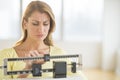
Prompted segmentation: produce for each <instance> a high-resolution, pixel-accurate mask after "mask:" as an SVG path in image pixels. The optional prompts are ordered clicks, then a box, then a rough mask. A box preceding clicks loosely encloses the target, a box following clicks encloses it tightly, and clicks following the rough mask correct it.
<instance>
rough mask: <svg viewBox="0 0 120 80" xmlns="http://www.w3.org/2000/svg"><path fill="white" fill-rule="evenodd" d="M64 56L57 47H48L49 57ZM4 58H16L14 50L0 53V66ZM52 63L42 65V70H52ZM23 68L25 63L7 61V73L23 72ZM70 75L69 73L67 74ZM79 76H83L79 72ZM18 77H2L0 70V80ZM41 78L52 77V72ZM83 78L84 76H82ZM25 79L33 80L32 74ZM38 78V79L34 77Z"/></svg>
mask: <svg viewBox="0 0 120 80" xmlns="http://www.w3.org/2000/svg"><path fill="white" fill-rule="evenodd" d="M62 54H64V51H63V50H62V49H60V48H58V47H55V46H50V55H62ZM5 58H18V55H17V54H16V51H15V50H14V48H8V49H4V50H2V51H0V66H3V60H4V59H5ZM57 60H58V61H66V59H55V61H57ZM53 61H54V59H52V60H50V61H48V62H46V63H45V64H43V65H42V69H51V68H53ZM24 67H25V63H24V62H23V61H8V63H7V69H8V70H7V71H19V70H23V69H24ZM69 74H70V75H71V73H69ZM80 75H83V74H82V73H81V72H80ZM17 76H18V75H6V76H5V75H4V72H3V69H0V80H1V79H4V80H7V79H12V78H17ZM42 77H43V78H44V77H53V72H48V73H42ZM83 77H84V75H83ZM27 78H33V76H32V74H29V76H27ZM34 78H38V77H34Z"/></svg>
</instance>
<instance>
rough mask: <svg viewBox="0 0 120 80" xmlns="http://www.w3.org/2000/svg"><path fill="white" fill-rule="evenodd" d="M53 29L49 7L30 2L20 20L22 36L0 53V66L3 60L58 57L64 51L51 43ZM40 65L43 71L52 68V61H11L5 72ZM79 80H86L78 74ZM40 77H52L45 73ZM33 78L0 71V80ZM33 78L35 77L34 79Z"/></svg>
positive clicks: (29, 68)
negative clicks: (47, 56)
mask: <svg viewBox="0 0 120 80" xmlns="http://www.w3.org/2000/svg"><path fill="white" fill-rule="evenodd" d="M54 29H55V18H54V14H53V12H52V10H51V8H50V6H49V5H48V4H46V3H44V2H42V1H32V2H31V3H30V4H29V5H28V6H27V8H26V11H25V13H24V15H23V18H22V30H23V36H22V38H21V40H20V41H18V42H17V43H16V45H15V46H14V47H12V48H8V49H4V50H2V51H0V66H3V60H4V59H5V58H21V57H38V56H40V57H42V56H44V55H45V54H50V55H59V54H63V53H64V51H63V50H62V49H60V48H58V47H56V46H55V45H53V41H52V33H53V32H54ZM34 63H37V64H42V68H43V69H48V68H53V63H52V60H51V61H50V62H44V60H34V61H33V60H25V61H12V62H8V64H7V69H8V70H7V71H19V70H31V69H32V64H34ZM79 74H80V75H81V78H83V80H86V78H85V77H84V75H83V74H82V73H81V72H80V73H79ZM42 77H52V75H50V74H49V73H48V74H47V73H45V74H43V75H42ZM10 78H33V76H32V74H18V75H7V76H6V75H4V73H3V71H2V70H1V69H0V79H10ZM34 78H35V77H34Z"/></svg>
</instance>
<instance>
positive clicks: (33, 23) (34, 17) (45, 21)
mask: <svg viewBox="0 0 120 80" xmlns="http://www.w3.org/2000/svg"><path fill="white" fill-rule="evenodd" d="M24 25H25V26H24V28H25V29H27V34H28V37H27V38H28V39H33V40H38V41H43V40H44V39H45V38H46V37H47V35H48V32H49V29H50V17H49V16H48V14H47V13H40V12H38V11H35V12H33V13H32V14H31V16H30V17H29V18H28V22H26V21H24Z"/></svg>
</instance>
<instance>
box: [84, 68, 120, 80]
mask: <svg viewBox="0 0 120 80" xmlns="http://www.w3.org/2000/svg"><path fill="white" fill-rule="evenodd" d="M83 72H84V74H85V75H86V77H87V78H88V80H120V75H116V74H115V73H114V72H110V71H102V70H100V69H86V70H83Z"/></svg>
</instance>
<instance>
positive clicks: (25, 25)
mask: <svg viewBox="0 0 120 80" xmlns="http://www.w3.org/2000/svg"><path fill="white" fill-rule="evenodd" d="M23 27H24V29H27V21H26V20H25V19H24V20H23Z"/></svg>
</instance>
